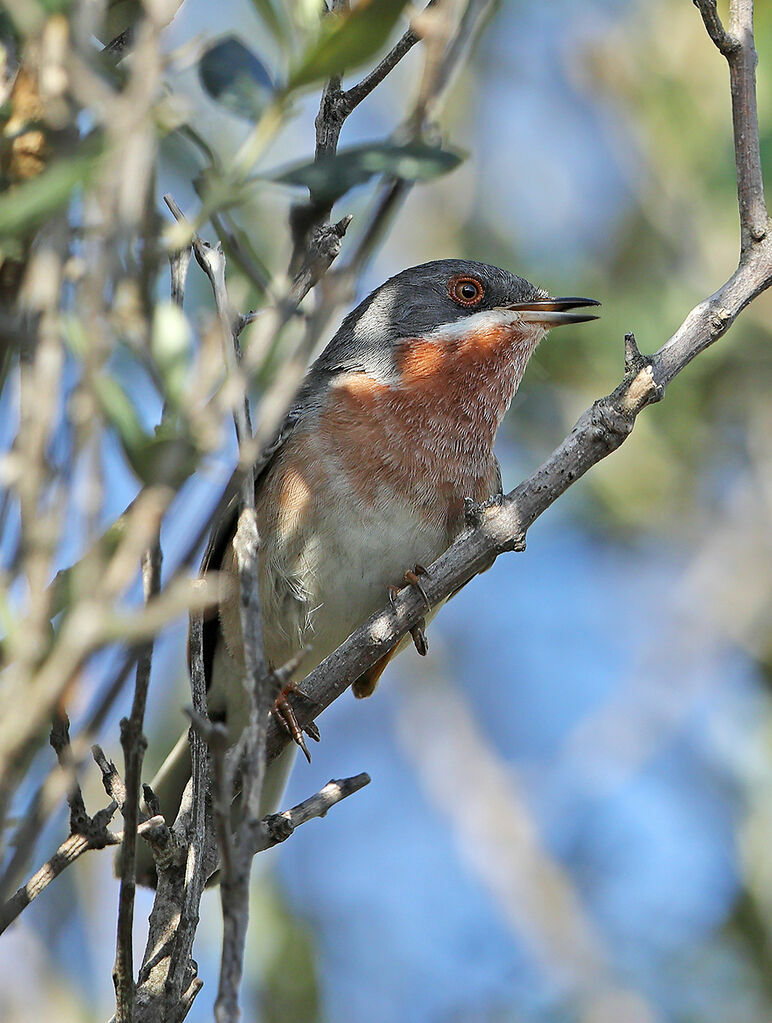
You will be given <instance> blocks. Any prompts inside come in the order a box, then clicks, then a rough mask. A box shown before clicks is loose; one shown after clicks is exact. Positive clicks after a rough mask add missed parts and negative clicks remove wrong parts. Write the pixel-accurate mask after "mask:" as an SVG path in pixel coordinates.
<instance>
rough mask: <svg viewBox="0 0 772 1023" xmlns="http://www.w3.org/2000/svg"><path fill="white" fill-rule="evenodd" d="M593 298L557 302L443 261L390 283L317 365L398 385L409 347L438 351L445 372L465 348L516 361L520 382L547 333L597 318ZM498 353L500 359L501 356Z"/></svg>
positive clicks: (351, 318)
mask: <svg viewBox="0 0 772 1023" xmlns="http://www.w3.org/2000/svg"><path fill="white" fill-rule="evenodd" d="M598 304H599V303H598V302H596V301H595V300H594V299H591V298H573V297H572V298H552V297H550V296H549V295H548V294H547V292H546V291H544V290H543V289H541V288H538V287H536V286H535V285H533V284H530V283H529V282H528V281H526V280H524V279H523V278H522V277H518V276H516V275H515V274H512V273H509V272H508V271H507V270H502V269H500V268H499V267H496V266H490V265H488V264H486V263H477V262H474V261H472V260H465V259H440V260H435V261H433V262H431V263H422V264H421V265H420V266H414V267H410V268H409V269H407V270H403V271H402V272H401V273H399V274H397V275H396V276H394V277H392V278H390V279H389V280H388V281H386V282H385V284H382V285H381V286H380V287H379V288H377V289H376V290H375V291H374V292H372V294H370V295H369V296H368V297H367V298H366V299H365V300H364V301H363V302H361V303H360V304H359V305H358V306H357V307H356V308H355V309H354V310H353V311H352V312H351V313H349V315H348V316H347V317H346V319H345V320H344V321H343V323H342V325H341V328H340V330H339V331H338V333H337V334H336V335H335V337H334V338H333V340H332V342H331V343H330V345H329V346H328V348H327V349H326V351H325V352H324V353H323V355H322V357H321V359H320V360H319V363H318V368H319V369H320V370H322V371H324V370H326V371H328V372H329V371H333V372H336V371H341V370H342V371H346V370H354V371H364V372H367V373H368V374H370V375H371V376H373V377H375V378H376V379H378V380H380V381H382V382H383V383H389V382H392V381H393V380H394V379H395V374H397V373H398V372H399V371H400V366H401V363H402V362H403V357H404V352H405V350H406V347H410V346H413V347H415V344H414V343H415V342H420V343H421V344H422V345H423V346H424V347H425V346H426V345H430V346H432V350H433V351H434V354H435V356H436V359H435V360H433V361H434V363H435V364H436V366H437V368H438V369H440V368H441V367H442V364H443V363H444V362H447V361H449V360H450V358H451V355H452V353H456V354H457V353H458V350H459V345H460V344H463V345H465V346H467V348H468V349H469V350H472V349H473V348H475V346H476V347H477V348H478V349H479V350H482V349H483V348H484V347H487V348H488V349H490V350H491V351H493V342H495V344H496V345H497V346H498V347H499V348H501V350H502V351H504V349H506V351H508V352H509V353H510V355H511V356H514V358H515V361H516V363H517V368H518V371H519V372H518V380H517V381H516V383H515V386H516V385H517V383H519V376H521V375H522V370H523V369H524V368H525V363H526V362H527V360H528V358H529V356H530V355H531V352H532V351H533V350H534V348H535V347H536V345H537V344H538V342H539V341H540V340H541V339H542V338H543V337H544V335H545V334H546V333H547V331H549V330H551V329H552V328H553V327H559V326H562V325H563V324H569V323H582V322H584V321H586V320H594V319H596V318H597V317H596V316H595V315H594V314H592V313H588V312H583V311H581V310H583V309H586V308H587V307H589V306H597V305H598ZM494 354H495V353H494Z"/></svg>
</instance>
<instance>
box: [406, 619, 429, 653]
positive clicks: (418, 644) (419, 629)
mask: <svg viewBox="0 0 772 1023" xmlns="http://www.w3.org/2000/svg"><path fill="white" fill-rule="evenodd" d="M425 629H426V622H425V621H424V620H423V618H422V619H421V621H420V622H416V624H415V625H414V626H413V628H412V629H411V630H410V635H411V636H412V637H413V646H414V647H415V648H416V650H417V651H418V653H419V654H420V655H421V657H426V655H427V654H428V653H429V640H428V639H427V638H426V632H425V631H424V630H425Z"/></svg>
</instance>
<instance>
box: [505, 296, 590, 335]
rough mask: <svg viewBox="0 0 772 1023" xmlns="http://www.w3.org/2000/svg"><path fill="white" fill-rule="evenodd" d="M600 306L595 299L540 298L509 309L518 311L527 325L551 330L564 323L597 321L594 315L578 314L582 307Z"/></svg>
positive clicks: (512, 305)
mask: <svg viewBox="0 0 772 1023" xmlns="http://www.w3.org/2000/svg"><path fill="white" fill-rule="evenodd" d="M588 305H600V302H596V301H595V299H594V298H540V299H535V300H533V301H531V302H513V303H512V304H511V305H508V306H506V308H507V309H514V310H517V312H519V313H520V314H521V318H522V319H523V320H524V321H525V322H526V323H538V324H540V325H541V326H543V327H545V328H546V329H547V330H549V329H550V328H551V327H561V326H562V325H563V324H564V323H585V322H586V321H587V320H597V319H598V317H597V316H595V315H594V314H593V313H576V312H572V311H571V310H573V309H580V308H581V307H582V306H588Z"/></svg>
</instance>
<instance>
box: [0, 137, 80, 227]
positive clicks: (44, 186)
mask: <svg viewBox="0 0 772 1023" xmlns="http://www.w3.org/2000/svg"><path fill="white" fill-rule="evenodd" d="M98 159H99V156H98V154H95V153H94V151H93V147H89V151H88V152H85V153H80V154H79V155H77V156H73V157H70V158H63V159H58V160H55V161H54V162H53V163H51V164H50V165H49V166H48V167H47V168H46V169H45V170H44V171H43V172H42V173H41V174H39V175H38V176H37V177H36V178H32V179H30V180H29V181H25V182H24V183H23V184H19V185H14V186H13V187H12V188H10V189H8V191H7V192H5V193H4V194H3V195H2V196H0V235H11V234H15V233H16V232H18V231H20V230H22V229H24V228H33V227H36V226H37V225H38V224H40V223H42V222H43V221H44V220H46V219H47V218H48V217H50V216H51V215H52V214H53V213H55V212H56V211H57V210H58V209H59V208H60V207H61V206H64V205H65V204H66V203H67V202H68V201H69V199H70V196H71V195H72V193H73V192H74V190H75V189H76V188H77V187H78V186H79V185H82V184H85V183H86V182H87V181H88V180H89V179H90V178H91V176H92V174H93V172H94V170H95V168H96V165H97V162H98Z"/></svg>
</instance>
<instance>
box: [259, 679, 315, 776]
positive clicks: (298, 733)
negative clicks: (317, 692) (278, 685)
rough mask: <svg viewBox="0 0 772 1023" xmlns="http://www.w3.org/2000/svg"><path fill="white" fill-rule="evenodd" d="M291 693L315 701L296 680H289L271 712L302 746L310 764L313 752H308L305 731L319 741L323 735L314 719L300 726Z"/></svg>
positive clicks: (294, 740)
mask: <svg viewBox="0 0 772 1023" xmlns="http://www.w3.org/2000/svg"><path fill="white" fill-rule="evenodd" d="M290 693H292V694H294V695H295V696H298V697H300V698H301V699H304V700H307V701H308V702H309V703H313V701H312V700H311V698H310V697H309V696H306V694H305V693H304V692H303V691H302V690H300V689H298V687H297V686H296V685H295V683H294V682H289V683H288V684H287V685H286V686H284V688H283V689H282V691H281V692H280V693H279V695H278V696H277V697H276V699H275V700H274V702H273V707H272V708H271V713H272V714H273V716H274V717H275V718H276V720H277V721H278V722H279V724H280V725H281V726H282V728H284V730H285V731H286V732H287V733H288V734H289V735H290V736H291V738H292V740H293V742H295V743H297V745H298V746H300V748H301V749H302V750H303V753H304V755H305V758H306V760H307V761H308V763H309V764H310V763H311V754H310V753H309V752H308V746H306V740H305V739H304V738H303V732H305V733H306V735H309V736H310V737H311V738H312V739H313V740H314V742H319V740H320V739H321V735H320V734H319V729H318V728H317V727H316V724H315V723H314V722H313V721H309V722H308V723H307V724H305V725H303V727H302V728H301V727H300V724H299V722H298V719H297V717H296V715H295V709H294V707H293V706H292V703H291V701H290V698H289V695H290Z"/></svg>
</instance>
